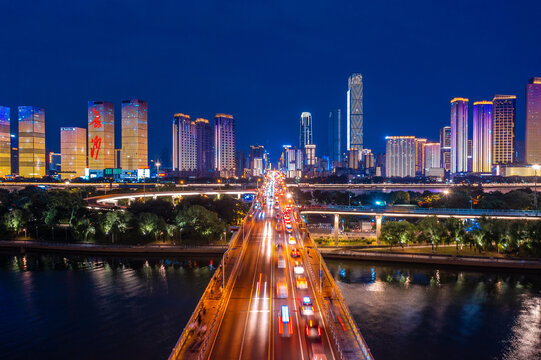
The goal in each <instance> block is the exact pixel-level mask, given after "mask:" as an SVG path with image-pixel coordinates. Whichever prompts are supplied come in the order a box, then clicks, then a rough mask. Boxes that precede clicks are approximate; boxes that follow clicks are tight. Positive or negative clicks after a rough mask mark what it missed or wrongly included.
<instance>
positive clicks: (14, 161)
mask: <svg viewBox="0 0 541 360" xmlns="http://www.w3.org/2000/svg"><path fill="white" fill-rule="evenodd" d="M11 175H19V137H18V136H17V135H15V134H11Z"/></svg>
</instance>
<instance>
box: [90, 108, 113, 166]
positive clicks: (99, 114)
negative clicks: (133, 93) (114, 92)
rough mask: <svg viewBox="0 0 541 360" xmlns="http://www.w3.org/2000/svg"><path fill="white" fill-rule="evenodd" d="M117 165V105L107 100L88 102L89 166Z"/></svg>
mask: <svg viewBox="0 0 541 360" xmlns="http://www.w3.org/2000/svg"><path fill="white" fill-rule="evenodd" d="M114 166H115V107H114V105H113V104H112V103H110V102H106V101H89V102H88V168H89V169H90V170H104V169H109V168H113V167H114Z"/></svg>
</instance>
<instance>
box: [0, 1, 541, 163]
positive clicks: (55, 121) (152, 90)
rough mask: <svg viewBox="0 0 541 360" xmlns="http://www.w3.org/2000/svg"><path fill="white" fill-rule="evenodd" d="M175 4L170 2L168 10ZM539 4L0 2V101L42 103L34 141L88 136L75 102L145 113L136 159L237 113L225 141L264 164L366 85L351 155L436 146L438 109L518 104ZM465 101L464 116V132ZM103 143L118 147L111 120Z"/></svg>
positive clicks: (520, 114)
mask: <svg viewBox="0 0 541 360" xmlns="http://www.w3.org/2000/svg"><path fill="white" fill-rule="evenodd" d="M181 3H182V4H181ZM540 13H541V1H486V2H485V1H483V2H480V1H476V2H475V4H473V1H452V2H451V1H449V2H448V3H447V4H441V2H440V1H434V0H432V1H409V2H406V1H337V0H333V1H321V2H319V3H318V2H314V1H308V2H299V1H297V2H294V1H275V0H273V1H265V2H262V1H242V2H241V1H217V2H212V1H202V0H194V1H180V0H175V1H172V0H170V1H167V0H166V1H125V2H119V1H111V0H108V1H96V0H92V1H72V0H65V1H55V0H48V1H43V0H42V1H28V0H3V1H1V2H0V14H1V19H2V20H1V21H0V46H1V47H0V48H1V49H2V52H1V54H0V104H1V105H4V106H10V107H12V121H13V120H14V119H16V116H17V115H16V110H15V109H16V107H17V106H18V105H35V106H40V107H43V108H45V114H46V123H47V130H46V131H47V134H46V137H47V147H48V148H49V149H51V150H54V151H59V148H60V129H59V128H60V126H80V127H86V123H87V101H88V100H108V101H112V102H114V103H115V111H116V120H117V121H116V122H117V125H120V121H119V120H120V102H121V101H122V100H123V99H128V98H139V99H143V100H146V101H147V102H148V104H149V109H148V119H149V159H155V158H156V157H157V156H158V155H159V154H160V152H161V151H162V149H163V148H164V147H165V146H167V148H169V149H170V148H171V137H172V135H171V121H172V115H173V113H175V112H184V113H187V114H190V115H191V116H192V117H193V118H195V117H207V118H212V117H213V116H214V114H215V113H217V112H225V113H231V114H233V115H234V116H235V118H236V121H237V122H236V124H237V148H239V149H246V150H247V148H248V146H249V145H251V144H263V145H265V146H266V147H267V148H268V149H269V150H270V152H271V156H272V159H273V160H275V159H277V157H278V156H279V152H280V147H281V145H282V144H292V145H297V144H298V138H299V135H298V132H299V129H298V127H299V117H300V114H301V112H302V111H310V112H311V113H312V115H313V119H314V140H315V142H316V144H318V151H317V155H318V156H320V155H324V154H325V153H326V151H327V120H328V113H329V110H331V109H333V108H336V107H341V108H342V110H343V119H344V123H345V113H346V109H345V107H346V90H347V78H348V76H349V74H350V73H353V72H360V73H362V74H363V78H364V109H365V124H364V132H365V140H364V141H365V147H368V148H372V149H373V150H375V152H383V151H384V136H386V135H415V136H422V137H428V138H429V139H438V136H439V128H440V127H441V126H444V125H446V124H448V122H449V101H450V99H451V98H453V97H456V96H462V97H468V98H469V99H470V104H472V103H473V101H477V100H491V99H492V97H493V95H494V94H496V93H501V94H515V95H517V97H518V98H517V138H518V139H523V138H524V114H525V104H524V102H525V96H524V93H525V84H526V83H527V81H528V79H529V78H531V77H533V76H541V22H540V21H539V14H540ZM471 116H472V112H471V107H470V123H471ZM117 129H118V130H117V133H118V134H117V145H116V147H117V148H119V147H120V137H119V130H120V126H117Z"/></svg>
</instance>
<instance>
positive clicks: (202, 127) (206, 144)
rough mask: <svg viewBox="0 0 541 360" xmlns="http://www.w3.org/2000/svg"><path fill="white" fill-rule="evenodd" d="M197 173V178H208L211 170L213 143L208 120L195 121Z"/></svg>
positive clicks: (199, 119) (212, 167)
mask: <svg viewBox="0 0 541 360" xmlns="http://www.w3.org/2000/svg"><path fill="white" fill-rule="evenodd" d="M195 132H196V152H197V160H196V162H197V173H198V174H199V176H209V175H210V174H211V173H212V172H213V170H214V166H213V158H214V151H213V148H212V146H213V143H214V138H213V136H212V126H211V125H210V122H209V121H208V119H203V118H198V119H195Z"/></svg>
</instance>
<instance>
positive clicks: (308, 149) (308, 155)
mask: <svg viewBox="0 0 541 360" xmlns="http://www.w3.org/2000/svg"><path fill="white" fill-rule="evenodd" d="M304 158H305V164H306V166H309V167H310V166H315V165H316V145H315V144H308V145H306V146H305V147H304Z"/></svg>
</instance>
